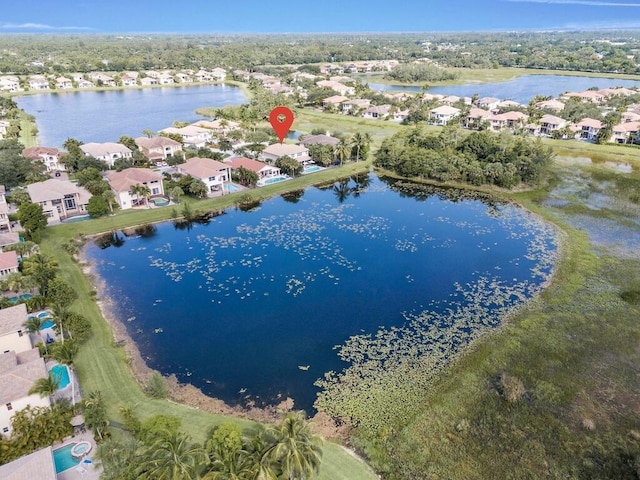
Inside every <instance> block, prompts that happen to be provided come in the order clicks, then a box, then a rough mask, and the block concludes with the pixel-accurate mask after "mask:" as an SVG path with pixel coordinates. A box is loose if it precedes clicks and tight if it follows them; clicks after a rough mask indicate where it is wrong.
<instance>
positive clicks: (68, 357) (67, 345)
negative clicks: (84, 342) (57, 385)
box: [52, 326, 78, 405]
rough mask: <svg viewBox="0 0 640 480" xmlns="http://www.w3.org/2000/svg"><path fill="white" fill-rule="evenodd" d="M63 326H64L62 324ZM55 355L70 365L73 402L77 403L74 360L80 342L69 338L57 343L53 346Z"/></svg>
mask: <svg viewBox="0 0 640 480" xmlns="http://www.w3.org/2000/svg"><path fill="white" fill-rule="evenodd" d="M60 328H62V326H60ZM52 353H53V357H54V358H55V359H56V360H58V361H59V362H60V363H64V364H65V365H66V366H67V367H69V380H70V382H71V404H72V405H75V404H76V389H75V382H74V381H73V376H74V373H73V361H74V359H75V356H76V354H77V353H78V344H77V343H76V341H75V340H73V339H69V340H67V341H65V342H60V343H57V342H56V345H55V347H54V348H53V352H52Z"/></svg>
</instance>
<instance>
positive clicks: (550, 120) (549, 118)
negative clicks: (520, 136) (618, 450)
mask: <svg viewBox="0 0 640 480" xmlns="http://www.w3.org/2000/svg"><path fill="white" fill-rule="evenodd" d="M539 123H540V133H541V134H542V135H551V132H554V131H555V130H560V129H561V128H562V127H564V126H565V125H566V124H567V121H566V120H565V119H564V118H560V117H556V116H555V115H543V116H542V117H541V118H540V122H539Z"/></svg>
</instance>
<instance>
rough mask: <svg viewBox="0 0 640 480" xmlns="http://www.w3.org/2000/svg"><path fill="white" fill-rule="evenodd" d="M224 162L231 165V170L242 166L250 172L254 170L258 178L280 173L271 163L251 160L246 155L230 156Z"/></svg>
mask: <svg viewBox="0 0 640 480" xmlns="http://www.w3.org/2000/svg"><path fill="white" fill-rule="evenodd" d="M225 163H227V164H228V165H229V166H230V167H231V170H232V171H234V170H237V169H238V168H240V167H242V168H245V169H247V170H249V171H251V172H255V173H256V174H258V178H259V179H262V178H268V177H275V176H277V175H280V169H279V168H278V167H274V166H273V165H269V164H268V163H264V162H260V161H258V160H252V159H250V158H247V157H236V158H232V159H231V160H228V161H226V162H225Z"/></svg>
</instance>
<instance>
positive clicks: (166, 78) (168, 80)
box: [158, 72, 175, 85]
mask: <svg viewBox="0 0 640 480" xmlns="http://www.w3.org/2000/svg"><path fill="white" fill-rule="evenodd" d="M158 82H159V83H160V85H173V84H174V83H175V81H174V79H173V75H171V74H170V73H168V72H163V73H161V74H160V75H158Z"/></svg>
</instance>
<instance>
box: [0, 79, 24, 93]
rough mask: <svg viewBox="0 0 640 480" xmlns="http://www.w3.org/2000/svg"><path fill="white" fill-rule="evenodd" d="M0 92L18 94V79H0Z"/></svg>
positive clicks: (19, 89)
mask: <svg viewBox="0 0 640 480" xmlns="http://www.w3.org/2000/svg"><path fill="white" fill-rule="evenodd" d="M0 90H2V91H3V92H20V91H22V89H21V88H20V80H18V77H2V78H0Z"/></svg>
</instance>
